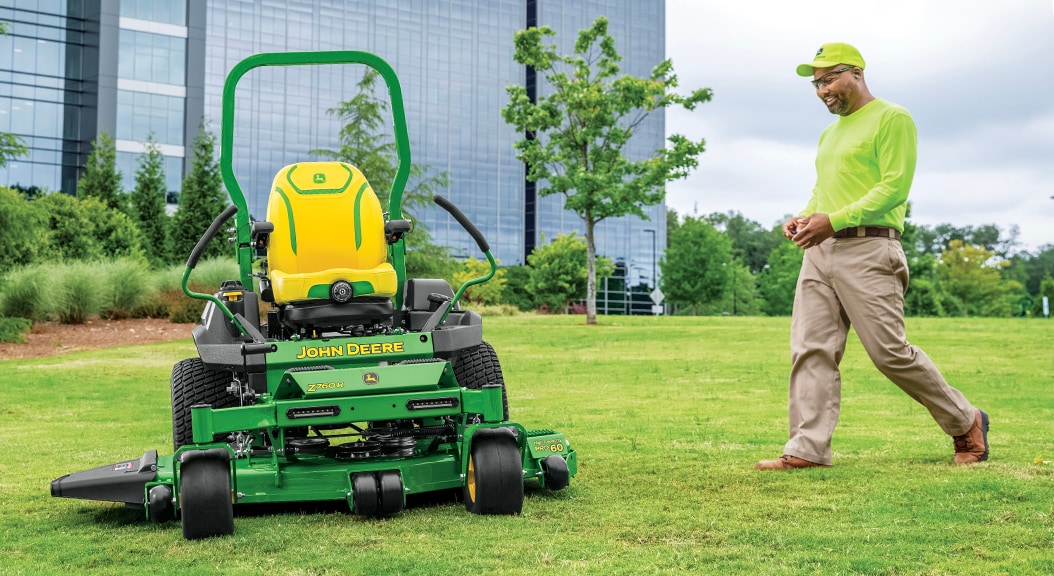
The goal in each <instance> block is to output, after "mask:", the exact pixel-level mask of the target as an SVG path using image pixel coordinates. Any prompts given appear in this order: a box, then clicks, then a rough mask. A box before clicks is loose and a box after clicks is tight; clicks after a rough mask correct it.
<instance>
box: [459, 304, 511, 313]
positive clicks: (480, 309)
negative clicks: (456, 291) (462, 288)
mask: <svg viewBox="0 0 1054 576" xmlns="http://www.w3.org/2000/svg"><path fill="white" fill-rule="evenodd" d="M461 308H463V309H465V310H473V311H475V312H476V313H477V314H479V315H480V316H518V315H520V314H523V312H522V311H521V310H520V309H519V308H517V307H516V306H513V305H512V304H474V303H472V302H461Z"/></svg>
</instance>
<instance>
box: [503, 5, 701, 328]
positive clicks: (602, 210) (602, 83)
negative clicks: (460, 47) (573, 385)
mask: <svg viewBox="0 0 1054 576" xmlns="http://www.w3.org/2000/svg"><path fill="white" fill-rule="evenodd" d="M553 35H555V32H553V30H552V29H550V28H549V27H548V26H546V27H542V28H528V29H526V30H521V31H519V32H517V33H516V35H515V45H516V52H515V60H516V62H518V63H520V64H525V65H527V66H530V67H532V68H533V69H534V70H535V71H536V72H537V73H538V74H539V75H540V76H541V77H543V78H544V79H545V81H546V82H547V83H548V84H549V85H550V86H552V88H553V91H552V93H551V94H549V95H548V96H545V97H541V98H538V101H537V103H534V102H531V99H530V97H529V96H528V95H527V89H526V87H524V86H518V85H517V86H509V87H508V88H507V91H508V94H509V104H508V106H506V107H505V108H504V109H503V110H502V117H503V118H504V119H505V121H506V122H507V123H509V124H511V125H513V126H515V127H516V128H517V130H519V131H521V132H523V133H526V134H528V137H526V138H524V139H523V140H520V141H519V142H517V143H516V145H515V146H516V150H517V151H518V155H517V156H518V157H519V158H520V159H521V160H523V161H524V162H525V163H526V165H527V179H528V180H530V181H532V182H541V181H545V182H546V184H545V185H544V186H542V187H541V188H540V191H539V193H540V194H541V195H542V196H548V195H552V194H561V195H563V197H564V207H565V208H566V209H567V210H570V211H572V212H574V213H575V214H577V215H578V217H579V218H581V219H582V221H583V222H584V223H585V233H586V236H585V241H586V250H587V258H586V261H587V275H588V279H587V294H586V322H587V323H588V324H595V323H596V294H597V277H598V275H597V266H596V261H597V254H596V236H595V229H596V225H597V224H598V223H599V222H601V221H603V220H604V219H606V218H612V217H619V216H626V215H630V214H634V215H637V216H639V217H641V218H644V219H647V216H645V214H644V210H643V209H644V207H646V206H654V205H656V204H660V203H661V202H662V201H663V198H664V197H665V195H666V190H665V184H666V183H667V182H669V181H671V180H675V179H678V178H684V177H686V176H687V175H688V172H689V170H690V169H692V168H695V167H696V166H697V165H698V159H697V158H698V156H699V155H700V154H702V153H703V150H704V142H703V140H699V141H698V142H693V141H691V140H689V139H688V138H685V137H684V136H681V135H677V134H675V135H673V136H670V137H669V143H670V146H668V147H665V148H663V149H660V150H656V151H655V153H654V154H653V155H652V156H651V157H649V158H644V159H641V160H637V161H631V160H630V159H629V158H627V157H626V156H625V155H624V154H623V148H625V146H626V144H627V143H628V142H629V141H630V140H631V138H632V137H633V135H634V133H635V131H636V129H637V127H638V126H640V124H641V123H642V122H644V121H645V120H646V119H647V118H648V117H649V116H650V115H651V114H652V113H653V112H656V111H660V110H663V109H665V108H667V107H669V106H673V105H679V106H683V107H684V108H686V109H688V110H692V109H694V108H695V107H696V105H698V104H700V103H703V102H706V101H708V100H710V97H711V92H710V90H709V89H702V90H696V91H694V92H692V94H691V95H689V96H681V95H678V94H676V93H674V92H673V90H674V89H675V88H676V87H677V76H676V75H674V73H673V63H672V62H671V61H670V60H665V61H663V62H662V63H660V64H659V65H658V66H656V67H655V68H653V69H652V72H651V75H650V76H649V77H648V78H637V77H634V76H631V75H628V74H626V75H621V76H620V75H619V64H618V63H619V61H620V60H622V57H621V56H619V54H618V52H617V51H616V50H615V40H614V39H613V38H612V37H611V36H610V35H609V34H608V21H607V18H604V17H600V18H598V19H597V20H596V21H595V22H593V25H592V26H591V27H590V28H588V29H585V30H582V31H580V32H579V35H578V40H577V41H576V42H575V47H574V51H573V53H572V54H570V55H560V54H558V53H557V51H556V47H555V46H554V45H545V44H544V41H545V38H546V37H547V36H553Z"/></svg>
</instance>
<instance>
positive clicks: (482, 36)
mask: <svg viewBox="0 0 1054 576" xmlns="http://www.w3.org/2000/svg"><path fill="white" fill-rule="evenodd" d="M532 1H533V0H532ZM535 3H536V4H537V7H538V8H537V10H538V16H539V24H542V25H549V26H551V27H553V28H554V29H555V30H556V31H557V34H558V36H557V38H558V40H559V41H560V42H561V43H562V44H561V46H562V47H565V48H569V47H570V45H571V43H572V42H573V41H574V38H575V36H576V35H577V31H578V30H580V29H582V28H586V27H588V26H589V24H591V23H592V21H593V20H594V19H595V18H596V17H597V16H600V15H602V14H603V15H607V16H608V18H609V19H610V20H611V22H612V34H613V35H614V36H615V37H616V39H624V40H623V41H625V42H628V43H629V44H628V45H621V44H620V45H619V50H620V51H621V53H622V55H623V57H624V59H625V60H624V66H623V70H624V71H625V72H629V73H633V74H637V75H646V74H648V73H649V72H650V71H651V68H652V67H653V66H655V65H656V64H658V63H659V62H661V61H662V59H663V58H664V51H665V40H664V31H665V21H664V3H663V2H662V1H661V0H660V1H655V0H652V1H648V2H631V1H630V0H607V1H598V0H591V1H588V2H575V3H568V2H561V1H557V0H551V1H548V2H547V1H540V2H535ZM526 15H527V2H525V0H492V1H488V2H474V1H470V0H408V1H401V2H377V1H343V0H321V1H307V0H260V1H257V2H210V3H209V5H208V14H207V18H206V22H207V33H206V37H207V50H206V65H205V70H206V81H205V113H206V115H207V116H208V118H209V119H211V120H212V121H213V122H214V123H215V122H217V121H218V119H219V118H220V110H221V95H222V89H223V82H224V79H225V77H226V74H227V72H228V71H229V70H230V69H231V68H232V67H233V66H234V65H235V64H236V63H237V62H238V61H240V60H241V59H243V58H245V57H247V56H250V55H252V54H255V53H259V52H272V51H274V52H278V51H300V50H305V51H306V50H336V49H351V50H365V51H368V52H373V53H375V54H378V55H379V56H381V57H382V58H384V59H385V60H387V61H388V62H389V63H390V64H391V65H392V67H393V68H395V71H396V73H397V74H398V76H399V80H400V83H401V85H402V89H403V95H404V103H405V107H406V116H407V122H408V125H409V126H408V127H409V133H410V139H411V148H412V155H413V161H414V163H415V164H419V165H422V166H428V167H430V169H431V171H433V172H435V171H445V172H447V173H448V174H449V176H450V185H449V188H448V189H447V190H445V191H444V194H445V195H446V196H447V197H448V198H450V199H451V200H452V201H454V202H455V203H457V204H458V205H459V206H460V207H461V208H462V210H464V211H465V213H466V214H467V215H468V216H469V217H470V218H472V220H473V221H474V222H475V223H476V224H477V225H478V226H479V227H480V229H481V230H482V231H483V233H484V234H486V235H487V237H488V239H489V241H490V244H491V249H492V250H493V251H494V254H495V255H496V256H497V257H498V258H499V259H500V260H501V261H502V263H504V264H516V263H523V261H524V247H525V239H524V229H525V228H526V224H527V223H526V222H525V207H524V204H525V196H524V189H525V182H524V169H523V164H522V163H521V162H520V161H519V160H517V159H516V156H515V151H514V150H513V148H512V145H513V143H514V142H515V141H516V140H517V139H518V138H519V137H520V136H519V134H517V133H516V132H515V130H514V129H513V128H512V127H510V126H508V125H507V124H506V123H505V122H504V120H502V118H501V109H502V108H503V107H504V106H505V105H506V103H507V101H508V97H507V95H506V92H505V88H506V86H508V85H510V84H523V83H524V80H525V75H526V72H525V70H524V68H523V67H522V66H520V65H518V64H516V63H515V62H514V61H513V46H512V37H513V34H514V33H515V32H516V31H517V30H520V29H522V28H524V27H525V26H526ZM361 75H362V70H361V68H359V67H355V66H346V67H326V68H303V69H297V68H269V69H256V70H254V71H252V72H250V73H249V74H248V75H246V77H245V78H244V79H243V80H242V83H241V84H240V85H239V91H238V95H237V121H236V127H235V135H234V140H235V150H234V154H233V157H234V171H235V174H236V175H237V177H238V180H239V182H240V183H241V185H242V188H243V190H245V192H246V195H247V197H248V201H249V208H250V210H251V211H252V213H253V214H254V215H256V216H258V217H259V216H261V215H262V214H263V212H264V211H265V209H266V207H265V204H266V199H267V192H268V188H269V186H270V184H271V179H272V178H273V177H274V174H275V173H276V172H277V171H278V170H279V169H280V168H281V167H282V166H284V165H286V164H290V163H292V162H296V161H301V160H304V159H307V158H311V156H309V154H308V151H309V150H312V149H318V148H323V149H335V148H337V147H338V146H337V133H338V131H339V129H340V124H339V123H338V122H337V121H336V120H335V119H333V118H332V117H330V116H329V115H327V114H326V110H327V109H329V108H333V107H335V106H337V105H338V104H339V103H340V102H341V101H344V100H348V99H350V98H351V97H352V96H353V95H354V94H355V84H356V83H357V82H358V80H359V79H360V78H361ZM663 130H664V126H663V121H662V117H661V115H660V116H656V117H655V118H654V119H652V120H650V121H649V122H648V123H647V125H646V126H643V127H642V130H641V131H640V135H639V136H638V137H637V141H636V142H634V144H633V148H632V149H631V150H630V154H631V155H635V154H640V155H643V154H644V153H647V152H650V151H653V150H655V149H656V148H659V147H661V146H662V145H663V138H664V136H663ZM367 177H369V175H367ZM649 213H650V214H651V215H652V221H651V222H644V223H642V222H641V221H640V220H639V219H637V218H635V217H634V218H620V219H616V220H612V221H611V222H605V223H604V224H602V225H601V227H600V228H599V229H598V245H597V249H598V252H599V253H601V254H604V255H607V256H610V257H613V258H616V259H620V260H623V261H625V262H628V263H631V264H632V265H633V266H637V267H639V268H641V269H642V270H643V269H646V270H647V272H648V273H647V275H646V276H649V277H650V275H651V270H652V267H651V265H650V264H651V263H652V261H653V260H652V257H653V252H652V247H651V241H650V240H651V236H650V235H648V234H646V233H643V232H642V231H641V230H642V229H644V228H651V229H656V230H658V233H659V245H660V246H661V245H662V244H663V243H664V239H665V209H664V208H663V207H661V206H659V207H654V208H652V209H651V210H650V211H649ZM420 217H421V219H422V221H423V222H424V223H425V224H426V225H427V226H428V228H429V230H430V231H431V232H432V234H433V237H434V239H435V240H436V242H438V243H442V244H445V245H448V246H451V247H452V248H453V250H454V253H455V254H457V255H460V256H466V257H467V256H477V255H478V254H477V251H478V250H477V248H476V247H475V245H474V244H473V242H472V240H471V239H470V238H469V237H468V235H467V234H466V233H465V232H464V231H463V230H462V229H461V228H460V227H459V226H458V225H457V224H456V223H455V222H454V221H453V220H452V219H451V218H449V217H448V216H447V215H446V214H445V213H444V212H441V211H440V210H439V209H428V210H424V211H422V212H421V214H420ZM537 219H538V221H537V226H536V227H535V229H536V231H537V234H544V235H545V237H546V238H548V239H551V238H553V237H555V235H556V234H557V233H561V232H564V233H566V232H570V231H572V230H581V229H582V228H583V226H582V223H581V221H580V220H579V219H578V218H577V216H575V215H574V214H571V213H567V212H565V211H563V210H562V209H561V204H560V199H559V198H557V197H549V198H545V199H543V200H540V201H539V205H538V213H537ZM537 234H536V239H535V241H536V242H537ZM631 273H632V270H631ZM631 280H632V278H631Z"/></svg>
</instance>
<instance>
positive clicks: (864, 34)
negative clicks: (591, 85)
mask: <svg viewBox="0 0 1054 576" xmlns="http://www.w3.org/2000/svg"><path fill="white" fill-rule="evenodd" d="M824 42H848V43H850V44H853V45H854V46H856V47H857V48H858V49H859V50H860V52H861V54H862V55H863V57H864V60H865V61H866V67H865V72H864V78H865V79H866V81H867V85H868V87H869V88H870V90H871V93H872V94H874V95H875V96H876V97H878V98H883V99H886V100H889V101H892V102H895V103H897V104H900V105H902V106H904V107H906V108H907V109H908V110H909V111H910V112H911V114H912V116H913V117H914V119H915V124H916V126H917V128H918V135H919V150H918V165H917V167H916V171H915V181H914V184H913V186H912V190H911V194H910V197H909V201H910V202H911V206H912V209H911V216H910V219H911V221H913V222H914V223H916V224H922V225H926V226H933V225H936V224H940V223H950V224H952V225H955V226H960V227H962V226H980V225H984V224H995V225H997V226H999V227H1000V229H1001V230H1002V234H1001V237H1004V236H1005V235H1007V234H1009V233H1010V231H1011V228H1012V227H1013V226H1017V227H1018V230H1019V234H1018V242H1019V246H1018V248H1019V249H1021V250H1030V251H1033V252H1035V251H1036V250H1037V249H1039V248H1040V247H1041V246H1044V245H1047V244H1054V198H1052V196H1054V0H882V1H871V2H858V1H848V0H846V1H842V2H832V1H830V0H828V1H824V2H819V1H815V0H736V1H732V0H728V1H725V0H666V54H667V57H668V58H670V59H671V60H672V61H673V65H674V70H675V71H676V73H677V76H678V80H679V82H680V87H679V89H678V90H679V91H680V92H681V93H688V92H689V91H691V90H693V89H697V88H704V87H705V88H711V89H712V90H713V93H714V95H713V100H712V101H711V102H708V103H705V104H703V105H702V106H700V107H698V108H696V110H695V111H694V112H687V111H684V110H683V109H679V110H675V109H672V108H671V109H668V110H667V113H666V131H667V134H672V133H679V134H684V135H685V136H688V137H690V138H693V139H698V138H705V139H706V149H707V150H706V152H705V153H704V154H703V155H702V157H701V158H700V161H699V167H698V168H697V169H696V170H695V171H694V172H693V173H692V174H691V175H690V176H689V177H688V178H686V179H684V180H679V181H676V182H673V183H670V184H669V185H667V195H666V204H667V206H668V207H670V208H673V209H675V210H677V212H678V213H680V214H689V215H693V214H697V215H705V214H710V213H713V212H728V211H738V212H740V213H742V214H743V216H745V217H747V218H749V219H751V220H754V221H757V222H760V223H761V224H763V225H765V226H771V225H773V224H775V223H776V222H782V221H783V219H784V217H785V216H786V215H788V214H792V213H797V212H798V211H800V210H801V209H802V208H804V207H805V204H806V202H807V201H808V199H809V195H810V193H811V190H812V186H813V183H814V181H815V175H816V172H815V165H814V159H815V153H816V143H817V140H818V138H819V136H820V132H821V131H822V130H823V128H824V127H825V126H827V125H828V124H829V123H830V122H832V121H834V120H835V117H834V116H832V115H831V114H830V113H829V112H828V111H827V108H826V107H825V106H824V105H823V103H822V102H821V101H820V99H819V98H817V97H816V93H815V91H814V90H813V88H812V86H810V85H809V84H808V79H807V78H802V77H800V76H798V75H797V74H796V73H795V71H794V70H795V68H796V66H797V65H798V64H801V63H804V62H808V61H811V60H812V56H813V54H815V52H816V50H817V48H819V46H820V45H821V44H823V43H824Z"/></svg>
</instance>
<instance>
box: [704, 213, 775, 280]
mask: <svg viewBox="0 0 1054 576" xmlns="http://www.w3.org/2000/svg"><path fill="white" fill-rule="evenodd" d="M709 220H710V223H711V224H713V225H714V227H715V228H717V229H718V230H720V231H722V232H724V233H725V234H726V235H727V236H728V238H729V239H730V240H731V241H732V257H733V258H736V259H738V260H739V261H740V262H741V263H742V264H744V265H746V266H747V269H748V270H749V271H750V272H752V273H754V274H757V273H758V272H761V270H762V269H763V268H765V264H766V263H767V262H768V257H769V253H770V252H772V249H773V248H775V247H776V246H777V245H778V244H779V243H780V241H781V240H783V234H781V233H780V231H779V230H768V229H766V228H765V227H764V226H762V225H761V224H759V223H757V222H755V221H753V220H749V219H747V218H746V217H744V216H743V214H741V213H739V212H732V211H730V212H728V213H725V214H721V213H718V212H715V213H713V214H711V215H710V216H709Z"/></svg>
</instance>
